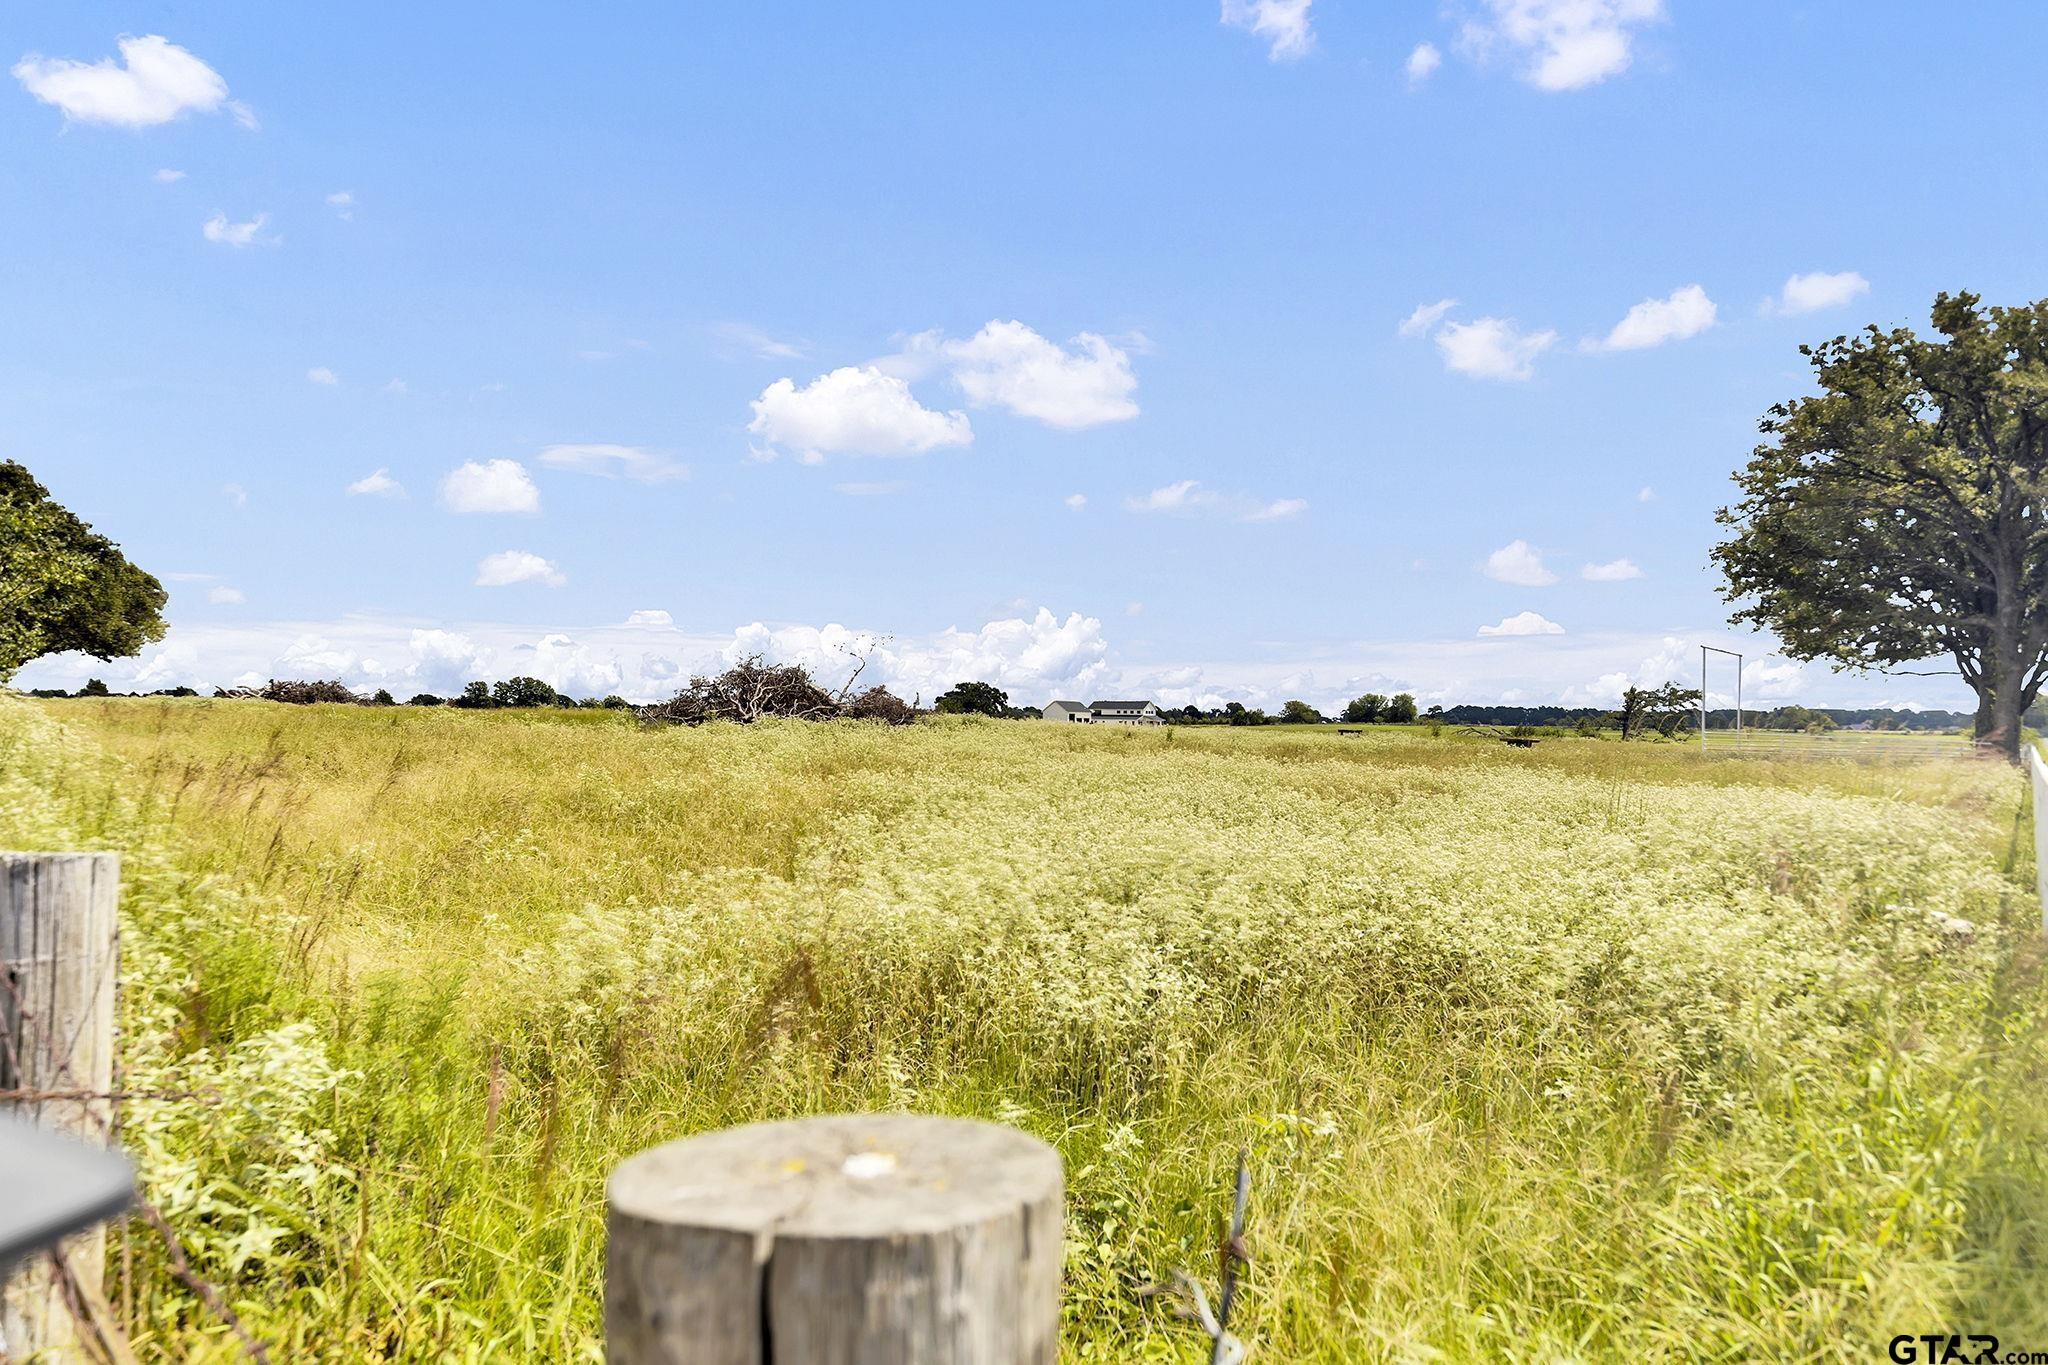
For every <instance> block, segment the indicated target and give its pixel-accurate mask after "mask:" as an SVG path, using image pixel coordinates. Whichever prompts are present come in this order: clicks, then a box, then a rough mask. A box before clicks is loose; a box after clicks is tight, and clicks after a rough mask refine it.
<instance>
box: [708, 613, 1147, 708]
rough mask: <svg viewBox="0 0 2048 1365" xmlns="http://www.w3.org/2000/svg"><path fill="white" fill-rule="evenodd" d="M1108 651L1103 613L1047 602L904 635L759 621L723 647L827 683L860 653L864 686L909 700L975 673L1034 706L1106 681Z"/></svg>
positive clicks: (728, 653) (727, 657) (726, 653)
mask: <svg viewBox="0 0 2048 1365" xmlns="http://www.w3.org/2000/svg"><path fill="white" fill-rule="evenodd" d="M1108 654H1109V643H1108V641H1107V640H1106V639H1105V638H1104V636H1103V633H1102V622H1101V621H1100V620H1098V619H1096V618H1095V617H1092V616H1084V615H1082V614H1081V613H1079V612H1071V613H1069V614H1068V615H1067V616H1065V617H1064V618H1062V617H1059V616H1056V615H1055V614H1054V613H1053V612H1052V611H1050V610H1049V609H1047V608H1044V607H1040V608H1039V609H1038V610H1037V612H1036V613H1035V614H1033V615H1030V616H1015V617H1008V618H1005V619H1002V620H996V621H990V622H987V623H986V624H984V625H983V626H981V627H980V628H979V629H977V630H960V629H957V628H952V627H949V628H948V629H946V630H944V631H941V632H940V633H939V634H937V635H929V636H923V637H919V638H913V639H909V640H905V639H900V638H878V637H876V636H873V635H870V634H866V633H864V632H860V631H854V630H849V629H848V628H847V627H845V626H841V625H836V624H835V625H827V626H803V625H796V626H779V627H770V626H767V625H764V624H762V623H761V622H758V621H757V622H755V623H753V624H752V625H748V626H742V627H740V628H739V629H738V630H736V631H734V632H733V636H732V639H731V640H730V642H728V643H727V644H726V646H725V648H724V649H723V650H721V651H720V656H721V658H722V659H723V660H724V661H726V662H731V661H733V660H737V659H741V658H745V657H748V656H750V655H760V656H761V657H762V658H764V659H767V660H768V661H769V662H771V663H799V664H802V665H804V666H805V667H806V668H808V669H810V670H811V672H812V674H813V675H814V676H816V677H817V678H818V679H819V680H820V681H821V682H822V683H824V684H825V685H826V686H828V687H836V686H838V685H839V684H840V683H841V682H843V681H844V680H845V679H846V678H847V677H848V675H849V674H850V673H851V672H852V670H853V667H854V660H855V658H856V657H857V656H858V657H865V658H866V660H867V667H866V669H865V670H864V671H863V672H862V674H861V677H860V686H863V687H866V686H869V685H870V684H874V683H879V684H881V685H882V686H885V687H887V688H889V689H890V690H891V691H894V692H896V693H897V694H899V695H900V696H903V697H904V698H906V699H908V698H913V697H922V698H923V699H924V700H925V701H927V702H929V701H930V700H931V699H932V698H933V697H936V696H937V695H938V694H939V693H941V692H943V691H945V690H946V689H947V688H949V687H952V686H953V685H954V684H955V683H959V682H963V681H972V680H977V679H978V680H981V681H984V682H991V683H994V684H995V685H996V686H997V687H1000V688H1003V689H1004V690H1005V691H1007V692H1009V693H1010V694H1011V695H1012V698H1013V699H1015V700H1017V701H1018V702H1019V703H1020V704H1025V705H1032V706H1036V705H1038V704H1040V703H1041V702H1044V701H1047V700H1049V699H1051V698H1052V697H1053V696H1055V695H1060V696H1066V695H1073V694H1075V693H1078V692H1082V691H1086V690H1087V689H1089V688H1090V687H1092V686H1093V685H1095V684H1096V683H1097V682H1099V681H1105V680H1106V678H1107V675H1108Z"/></svg>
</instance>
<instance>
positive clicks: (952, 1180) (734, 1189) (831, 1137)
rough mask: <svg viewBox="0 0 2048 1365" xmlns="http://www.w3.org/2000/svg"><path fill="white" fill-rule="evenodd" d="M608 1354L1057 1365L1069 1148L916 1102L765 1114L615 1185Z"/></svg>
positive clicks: (625, 1170) (657, 1158)
mask: <svg viewBox="0 0 2048 1365" xmlns="http://www.w3.org/2000/svg"><path fill="white" fill-rule="evenodd" d="M605 1193H606V1202H607V1232H608V1239H609V1244H608V1249H607V1252H606V1264H605V1294H604V1322H605V1338H606V1342H605V1351H606V1357H607V1359H608V1360H610V1361H611V1362H613V1365H682V1362H689V1363H690V1365H788V1363H790V1362H804V1365H855V1362H873V1361H890V1362H902V1363H903V1365H1052V1362H1053V1360H1054V1359H1055V1357H1056V1356H1057V1354H1058V1351H1059V1320H1060V1307H1059V1286H1060V1256H1061V1252H1062V1245H1061V1223H1060V1218H1061V1194H1062V1176H1061V1171H1060V1158H1059V1154H1058V1153H1057V1152H1055V1151H1054V1150H1053V1149H1052V1148H1051V1147H1049V1146H1047V1145H1046V1144H1045V1143H1043V1142H1040V1141H1039V1140H1038V1139H1037V1138H1034V1137H1031V1136H1030V1135H1028V1134H1026V1133H1021V1132H1018V1131H1017V1130H1016V1129H1014V1128H1005V1127H1002V1126H1000V1125H997V1124H993V1123H982V1122H979V1121H977V1120H974V1119H954V1118H934V1117H930V1116H926V1115H921V1114H836V1115H831V1116H828V1117H823V1118H809V1119H792V1120H788V1121H785V1122H779V1123H755V1124H748V1125H746V1126H745V1127H741V1128H727V1129H722V1130H720V1131H717V1132H711V1133H704V1134H701V1135H699V1136H697V1137H691V1138H684V1139H682V1140H680V1141H677V1142H670V1143H665V1144H663V1145H662V1146H659V1147H653V1148H649V1149H648V1150H647V1151H644V1152H641V1153H639V1154H638V1155H637V1156H633V1157H629V1158H627V1159H626V1160H625V1161H623V1162H621V1163H620V1164H619V1166H618V1168H617V1169H616V1170H614V1171H613V1172H612V1177H611V1180H610V1182H609V1183H608V1184H607V1186H606V1190H605Z"/></svg>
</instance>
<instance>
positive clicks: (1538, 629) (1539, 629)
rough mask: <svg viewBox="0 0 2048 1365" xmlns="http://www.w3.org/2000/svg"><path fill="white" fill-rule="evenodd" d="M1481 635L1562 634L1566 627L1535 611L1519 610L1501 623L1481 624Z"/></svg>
mask: <svg viewBox="0 0 2048 1365" xmlns="http://www.w3.org/2000/svg"><path fill="white" fill-rule="evenodd" d="M1479 633H1480V634H1481V635H1562V634H1564V627H1563V626H1561V625H1559V624H1558V623H1557V622H1555V621H1553V620H1551V619H1550V618H1549V617H1546V616H1541V615H1538V614H1537V613H1536V612H1533V611H1519V612H1516V613H1515V614H1514V615H1513V616H1509V617H1505V618H1503V619H1502V620H1501V622H1500V624H1499V625H1494V626H1481V627H1480V628H1479Z"/></svg>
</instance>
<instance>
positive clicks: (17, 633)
mask: <svg viewBox="0 0 2048 1365" xmlns="http://www.w3.org/2000/svg"><path fill="white" fill-rule="evenodd" d="M165 600H166V599H165V594H164V589H163V585H162V584H160V583H158V582H157V581H156V580H155V579H154V578H152V577H150V576H149V575H148V574H146V573H144V572H143V571H142V570H140V569H138V568H136V567H135V566H134V565H133V564H131V563H129V562H128V560H127V558H126V557H125V556H123V555H122V553H121V547H120V546H118V545H116V544H115V543H114V542H113V541H111V540H108V539H107V538H106V537H105V536H103V535H98V534H95V533H94V531H93V529H92V527H90V526H88V525H86V524H85V523H84V522H82V521H80V520H79V519H78V518H77V517H75V516H73V515H72V514H71V513H70V512H69V511H67V510H65V509H64V508H63V507H62V506H60V505H58V504H57V503H56V502H54V501H52V500H51V498H50V494H49V490H48V489H46V488H44V487H43V486H42V485H41V484H39V483H37V482H36V481H35V479H34V478H32V477H31V476H30V475H29V472H28V471H27V470H26V469H24V468H22V467H21V466H20V465H18V464H16V463H15V462H14V461H12V460H6V461H0V682H5V681H6V680H7V679H9V678H11V677H13V676H14V674H15V672H16V670H18V669H19V668H20V667H21V666H22V665H23V664H25V663H27V662H28V661H29V660H30V659H38V658H41V657H42V656H43V655H45V654H58V653H62V652H63V651H65V650H74V649H75V650H78V651H79V652H81V653H85V654H90V655H92V656H93V657H94V658H96V659H114V658H123V657H126V656H127V655H130V654H135V653H137V652H139V651H140V650H141V649H142V647H143V646H144V645H145V644H148V643H149V642H151V641H153V640H161V639H162V638H163V637H164V619H163V608H164V602H165Z"/></svg>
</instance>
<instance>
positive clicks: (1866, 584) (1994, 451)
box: [1713, 293, 2048, 760]
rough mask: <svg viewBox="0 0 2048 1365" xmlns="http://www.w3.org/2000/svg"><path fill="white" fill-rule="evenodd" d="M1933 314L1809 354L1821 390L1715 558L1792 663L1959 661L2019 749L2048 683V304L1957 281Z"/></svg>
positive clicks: (1771, 425)
mask: <svg viewBox="0 0 2048 1365" xmlns="http://www.w3.org/2000/svg"><path fill="white" fill-rule="evenodd" d="M1933 321H1934V328H1935V330H1936V331H1937V332H1939V333H1940V334H1941V339H1940V340H1935V341H1923V340H1921V339H1920V338H1919V337H1917V336H1915V335H1914V334H1913V333H1912V332H1911V331H1909V330H1907V329H1905V328H1897V329H1894V330H1892V331H1883V330H1880V329H1879V328H1876V327H1871V328H1869V329H1867V330H1866V331H1864V332H1863V333H1861V334H1859V335H1857V336H1856V337H1853V338H1850V337H1837V338H1835V339H1834V340H1833V341H1830V342H1827V343H1825V344H1823V345H1820V346H1814V347H1805V348H1802V354H1804V355H1806V356H1807V358H1808V359H1809V360H1810V361H1811V363H1812V365H1813V367H1814V371H1815V375H1816V378H1817V379H1818V381H1819V385H1820V392H1819V393H1817V394H1814V395H1812V396H1810V397H1806V398H1797V399H1793V400H1792V401H1790V402H1787V403H1780V404H1778V405H1777V406H1775V407H1773V408H1772V409H1771V410H1770V413H1769V415H1768V416H1766V417H1765V419H1764V420H1763V422H1762V424H1761V429H1762V431H1763V433H1764V435H1765V436H1766V438H1768V439H1767V440H1766V442H1765V443H1764V444H1762V445H1759V446H1758V447H1757V448H1756V451H1755V453H1754V455H1753V456H1752V458H1751V460H1750V462H1749V465H1748V466H1747V467H1746V468H1745V469H1743V470H1742V471H1741V472H1740V473H1738V474H1737V475H1736V476H1735V482H1736V484H1737V486H1738V487H1739V488H1740V489H1741V492H1742V498H1741V500H1740V501H1739V502H1737V503H1736V504H1735V506H1733V507H1729V508H1724V509H1722V511H1721V513H1720V520H1721V523H1722V525H1724V526H1726V527H1727V528H1728V529H1729V532H1730V535H1729V539H1728V540H1727V541H1726V542H1725V543H1723V544H1721V545H1720V546H1717V547H1716V548H1715V550H1714V552H1713V553H1714V559H1715V561H1716V562H1717V563H1718V564H1719V565H1720V567H1721V570H1722V573H1723V574H1724V575H1725V577H1726V579H1727V582H1726V585H1725V586H1724V588H1723V595H1724V596H1725V597H1726V598H1727V600H1728V601H1730V602H1732V603H1737V604H1740V609H1739V610H1737V611H1736V612H1735V614H1734V616H1733V618H1732V619H1733V620H1735V621H1737V622H1749V623H1753V624H1755V625H1757V626H1761V627H1763V628H1764V629H1766V630H1769V631H1771V632H1772V633H1773V634H1775V635H1776V636H1777V637H1778V639H1779V640H1780V641H1782V642H1783V645H1784V649H1785V652H1786V653H1787V654H1789V655H1790V656H1791V657H1793V658H1797V659H1818V660H1825V661H1827V662H1828V663H1830V664H1832V665H1834V666H1835V667H1836V668H1838V669H1857V670H1863V669H1879V670H1883V669H1886V668H1892V667H1896V666H1898V665H1902V664H1907V663H1911V662H1913V661H1916V660H1921V659H1929V658H1937V657H1941V656H1947V657H1948V658H1949V659H1952V660H1953V661H1954V663H1955V667H1956V670H1957V671H1958V672H1959V673H1960V674H1961V675H1962V678H1963V680H1964V681H1965V682H1966V683H1968V684H1969V685H1970V688H1971V690H1973V691H1974V692H1975V693H1976V694H1977V701H1978V706H1977V716H1976V723H1975V730H1976V734H1977V737H1978V740H1979V742H1980V743H1982V744H1984V745H1986V746H1987V747H1990V748H1994V749H1996V750H1997V751H1999V752H2001V753H2003V754H2004V755H2006V756H2007V757H2008V758H2011V759H2014V760H2017V759H2018V757H2019V746H2020V718H2021V716H2022V715H2023V714H2024V713H2025V711H2026V710H2027V708H2028V707H2029V706H2031V705H2032V704H2033V702H2034V699H2035V697H2036V696H2037V695H2038V693H2039V692H2040V689H2041V684H2042V682H2043V680H2044V678H2048V301H2043V302H2038V303H2033V304H2029V305H2026V306H2024V307H2019V308H1983V307H1980V306H1979V300H1978V297H1977V296H1976V295H1974V294H1968V293H1962V294H1955V295H1949V294H1941V295H1937V296H1936V298H1935V301H1934V313H1933Z"/></svg>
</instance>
